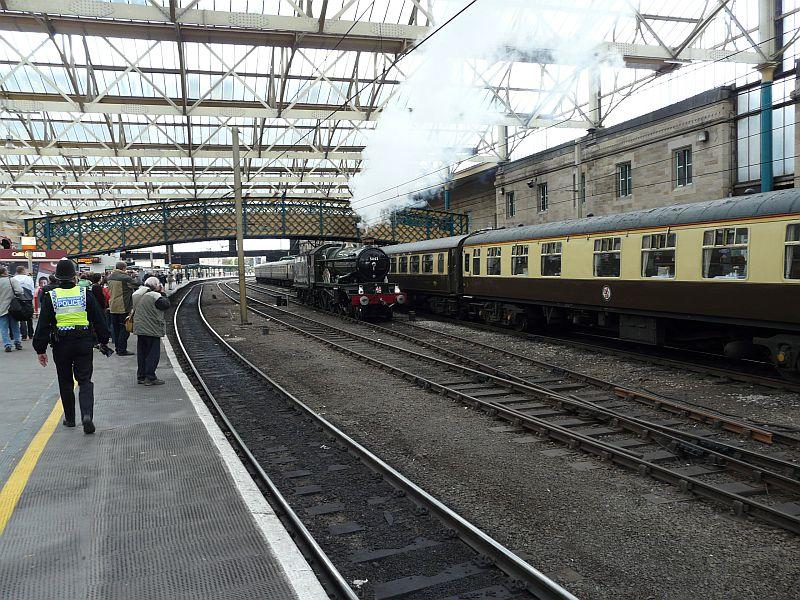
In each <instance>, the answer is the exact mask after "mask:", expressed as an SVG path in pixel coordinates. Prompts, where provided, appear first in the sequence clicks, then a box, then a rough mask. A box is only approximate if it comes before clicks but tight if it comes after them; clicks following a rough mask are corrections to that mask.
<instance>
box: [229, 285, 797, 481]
mask: <svg viewBox="0 0 800 600" xmlns="http://www.w3.org/2000/svg"><path fill="white" fill-rule="evenodd" d="M226 287H228V286H227V285H226ZM228 289H230V288H228ZM251 300H252V301H253V302H255V303H257V304H261V305H263V306H267V307H268V308H269V309H270V310H276V311H279V312H281V313H287V314H290V315H292V316H293V317H296V318H299V319H304V320H306V321H308V322H313V323H319V322H317V321H314V320H313V319H310V318H308V317H303V316H302V315H298V314H296V313H291V312H289V311H285V310H284V309H281V308H278V307H273V306H270V305H268V304H266V303H264V302H262V301H260V300H258V299H256V298H252V299H251ZM296 304H298V305H299V306H301V307H304V308H310V307H307V306H305V305H304V304H302V303H300V302H296ZM312 310H313V309H312ZM324 314H327V313H324ZM333 316H336V317H339V318H341V319H343V320H345V321H348V322H353V323H358V324H360V325H364V326H366V327H369V328H371V329H373V330H375V331H382V332H384V333H387V334H389V335H393V336H395V337H399V338H401V339H404V340H406V341H411V342H414V343H417V344H419V345H421V346H424V347H426V348H429V349H431V350H434V351H436V352H438V353H440V354H444V355H446V356H449V357H450V358H453V359H456V360H458V361H460V363H462V364H465V365H468V366H469V367H470V369H471V370H470V371H467V372H468V373H469V374H472V375H475V374H476V371H478V374H479V375H482V374H483V373H486V374H488V375H490V376H491V377H490V378H489V379H492V378H494V379H493V380H494V381H495V382H496V383H498V384H499V385H504V386H507V385H510V384H514V387H513V389H514V390H515V391H519V392H522V393H537V394H539V395H538V396H537V397H539V398H542V399H544V400H549V401H551V403H554V404H558V406H559V407H560V408H564V406H565V405H567V406H570V407H571V408H572V412H575V413H583V412H586V411H590V412H591V413H593V414H595V415H596V416H597V417H598V418H599V419H600V420H603V421H608V422H612V421H613V422H614V423H615V424H617V425H625V427H624V428H625V429H626V430H628V431H631V432H633V433H636V434H637V435H640V436H641V435H650V434H651V433H653V432H656V433H661V434H663V437H662V440H663V441H664V442H665V443H667V444H670V445H672V446H675V445H676V444H679V442H680V441H681V440H683V441H687V442H689V443H691V444H693V445H694V446H695V447H696V448H697V449H698V451H699V450H700V449H702V450H703V451H710V454H713V455H714V456H717V457H718V458H719V459H722V458H725V459H728V460H730V461H731V462H730V463H729V465H728V466H729V467H731V470H738V471H739V472H741V473H746V474H755V471H757V470H759V469H761V468H763V469H771V470H773V471H774V480H773V481H772V483H774V484H775V485H778V486H780V487H784V488H786V489H792V490H797V489H798V486H800V482H798V481H797V478H798V477H800V464H797V463H793V462H790V461H786V460H783V459H781V458H776V457H773V456H769V455H765V454H760V453H758V452H754V451H751V450H747V449H745V448H740V447H738V446H733V445H730V444H726V443H725V442H722V441H717V440H708V439H706V438H705V437H704V436H700V435H697V434H693V433H688V432H684V431H681V430H678V429H675V428H673V427H669V426H666V425H661V424H658V423H653V422H650V421H647V420H646V419H642V418H638V417H633V416H629V415H626V414H624V413H621V412H618V411H616V410H613V409H609V408H605V407H603V406H600V405H598V404H596V403H594V402H591V401H589V400H586V399H584V398H580V397H578V396H576V395H572V394H571V395H568V396H565V395H563V394H560V393H558V392H557V391H554V390H551V389H549V388H548V387H547V386H546V385H540V384H534V383H532V382H530V381H527V380H525V379H523V378H520V377H517V376H515V375H512V374H510V373H506V372H504V371H503V370H501V369H499V368H496V367H492V366H491V365H487V364H485V363H484V362H481V361H478V360H475V359H473V358H470V357H468V356H464V355H462V354H458V353H456V352H454V351H452V350H449V349H447V348H443V347H441V346H438V345H436V344H432V343H430V342H426V341H424V340H419V338H415V337H414V336H409V335H407V334H404V333H400V332H397V331H395V330H393V329H391V328H387V327H382V326H378V325H374V324H370V323H365V322H363V321H358V320H356V319H352V318H351V317H346V316H342V315H333ZM323 325H324V326H325V327H328V328H331V329H336V328H335V327H334V326H332V325H328V324H323ZM340 332H341V333H346V334H347V335H348V336H350V337H354V338H358V339H359V340H360V341H363V342H366V343H370V344H372V345H374V346H382V347H389V348H395V347H394V346H393V345H392V344H387V343H385V342H381V341H378V340H373V339H371V338H366V337H363V336H359V334H356V333H354V332H350V331H347V330H340ZM464 341H469V342H470V343H472V342H471V341H470V340H464ZM475 344H476V345H480V343H479V342H475ZM489 348H494V347H493V346H489ZM398 349H399V348H398ZM400 350H402V351H403V352H407V353H410V352H412V351H408V350H406V349H400ZM422 356H424V357H425V358H428V359H430V360H439V361H440V359H436V358H435V357H428V356H425V355H419V354H418V355H417V357H422ZM511 356H514V357H517V355H514V354H511ZM520 358H523V357H520ZM440 364H442V365H443V366H445V367H450V366H452V363H449V362H446V361H440ZM553 368H554V369H558V367H555V366H553ZM558 370H560V369H558ZM587 377H588V376H587ZM590 379H591V378H590ZM599 381H601V382H603V380H599ZM603 383H605V382H603ZM608 386H609V387H612V388H614V391H615V392H616V391H617V390H620V389H621V390H624V391H626V392H627V393H633V392H632V391H628V390H625V388H619V387H618V386H614V385H613V384H610V383H609V384H608ZM726 429H729V430H730V431H733V432H735V433H742V432H745V431H746V432H748V433H750V434H751V437H753V439H756V440H758V441H762V442H768V441H771V438H770V437H767V436H766V435H765V434H768V433H769V432H767V431H765V430H757V433H760V434H762V435H758V434H757V433H754V432H753V431H752V430H753V429H754V428H751V427H741V428H737V427H733V426H730V427H727V428H726ZM792 439H793V438H792ZM743 459H744V460H743ZM781 472H782V473H781ZM759 473H760V472H759ZM759 476H760V475H759ZM798 491H800V490H798Z"/></svg>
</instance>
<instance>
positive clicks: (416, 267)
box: [411, 254, 419, 273]
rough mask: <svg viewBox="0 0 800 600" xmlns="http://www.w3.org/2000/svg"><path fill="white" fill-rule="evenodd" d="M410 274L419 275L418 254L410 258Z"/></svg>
mask: <svg viewBox="0 0 800 600" xmlns="http://www.w3.org/2000/svg"><path fill="white" fill-rule="evenodd" d="M411 272H412V273H419V254H417V255H416V256H412V257H411Z"/></svg>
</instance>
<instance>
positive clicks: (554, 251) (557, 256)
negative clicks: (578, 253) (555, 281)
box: [542, 242, 561, 277]
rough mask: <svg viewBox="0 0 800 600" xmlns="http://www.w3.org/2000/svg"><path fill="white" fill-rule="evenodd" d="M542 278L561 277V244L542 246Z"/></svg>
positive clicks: (549, 243)
mask: <svg viewBox="0 0 800 600" xmlns="http://www.w3.org/2000/svg"><path fill="white" fill-rule="evenodd" d="M542 276H543V277H560V276H561V242H547V243H546V244H542Z"/></svg>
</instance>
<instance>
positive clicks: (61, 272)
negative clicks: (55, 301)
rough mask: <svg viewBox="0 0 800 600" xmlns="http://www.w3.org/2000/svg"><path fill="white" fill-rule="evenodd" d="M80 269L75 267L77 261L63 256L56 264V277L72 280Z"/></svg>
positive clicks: (62, 279)
mask: <svg viewBox="0 0 800 600" xmlns="http://www.w3.org/2000/svg"><path fill="white" fill-rule="evenodd" d="M77 273H78V270H77V269H76V268H75V263H74V262H72V261H71V260H70V259H68V258H62V259H61V260H59V261H58V264H57V265H56V272H55V278H56V279H58V280H59V281H70V280H71V279H75V275H77Z"/></svg>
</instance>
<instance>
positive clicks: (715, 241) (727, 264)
mask: <svg viewBox="0 0 800 600" xmlns="http://www.w3.org/2000/svg"><path fill="white" fill-rule="evenodd" d="M748 237H749V232H748V229H747V227H725V228H722V229H707V230H706V231H705V232H704V233H703V277H705V278H707V279H745V278H746V277H747V241H748Z"/></svg>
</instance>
